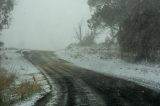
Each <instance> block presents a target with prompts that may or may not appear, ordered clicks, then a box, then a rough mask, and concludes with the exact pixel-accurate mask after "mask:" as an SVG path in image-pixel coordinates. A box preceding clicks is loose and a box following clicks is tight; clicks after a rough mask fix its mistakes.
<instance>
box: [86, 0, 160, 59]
mask: <svg viewBox="0 0 160 106" xmlns="http://www.w3.org/2000/svg"><path fill="white" fill-rule="evenodd" d="M88 4H89V6H90V8H91V9H92V10H93V14H92V17H91V18H90V19H89V20H88V26H89V28H90V29H91V30H93V29H94V30H98V29H103V28H110V29H111V36H112V38H113V39H115V38H116V39H117V40H118V43H119V46H120V51H121V56H122V57H132V59H134V60H135V61H141V60H148V61H159V60H157V59H158V56H159V53H160V0H88Z"/></svg>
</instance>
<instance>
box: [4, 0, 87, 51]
mask: <svg viewBox="0 0 160 106" xmlns="http://www.w3.org/2000/svg"><path fill="white" fill-rule="evenodd" d="M89 17H90V11H89V7H88V5H87V0H17V4H16V6H15V8H14V11H13V16H12V18H13V19H12V21H11V26H10V28H9V29H7V30H4V31H3V34H2V35H3V36H2V39H3V40H4V42H5V45H6V46H7V47H17V48H32V49H49V50H58V49H63V48H65V47H66V46H67V45H68V44H69V43H71V42H75V39H74V38H73V36H74V27H76V25H77V24H78V23H79V22H80V21H81V19H83V20H87V19H88V18H89Z"/></svg>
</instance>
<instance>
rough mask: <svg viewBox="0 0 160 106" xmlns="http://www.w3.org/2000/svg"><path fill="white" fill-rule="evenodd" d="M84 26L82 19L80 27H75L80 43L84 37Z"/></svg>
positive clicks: (76, 36)
mask: <svg viewBox="0 0 160 106" xmlns="http://www.w3.org/2000/svg"><path fill="white" fill-rule="evenodd" d="M82 28H83V21H82V20H81V22H80V23H79V24H78V27H77V28H75V34H76V35H75V38H76V39H77V40H78V41H79V43H81V42H82V39H83V32H82Z"/></svg>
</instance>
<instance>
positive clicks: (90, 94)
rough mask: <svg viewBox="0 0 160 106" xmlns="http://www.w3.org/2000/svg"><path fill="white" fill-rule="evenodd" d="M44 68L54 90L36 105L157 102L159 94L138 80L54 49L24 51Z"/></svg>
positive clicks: (141, 105) (151, 105)
mask: <svg viewBox="0 0 160 106" xmlns="http://www.w3.org/2000/svg"><path fill="white" fill-rule="evenodd" d="M24 54H25V57H26V58H27V59H28V60H30V61H31V62H32V63H33V64H34V65H35V66H37V67H38V68H40V69H41V70H43V71H44V72H45V73H46V75H47V77H48V78H49V82H50V85H51V87H52V91H51V93H50V94H48V95H46V96H45V97H44V98H42V99H41V100H39V101H38V102H37V103H36V106H44V105H46V106H136V105H137V106H158V105H159V104H160V94H159V93H158V91H153V90H150V89H148V88H145V87H143V86H140V85H137V84H136V83H133V82H130V81H125V80H123V79H118V78H115V77H111V76H106V75H103V74H99V73H96V72H93V71H90V70H86V69H83V68H80V67H77V66H75V65H73V64H71V63H68V62H67V61H65V60H62V59H59V58H58V57H56V56H55V55H54V54H53V53H52V52H48V51H30V52H24Z"/></svg>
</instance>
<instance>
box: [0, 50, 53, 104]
mask: <svg viewBox="0 0 160 106" xmlns="http://www.w3.org/2000/svg"><path fill="white" fill-rule="evenodd" d="M1 52H2V54H3V59H2V67H3V68H4V69H6V70H7V71H8V72H10V73H14V74H15V75H16V79H15V85H17V86H18V85H19V84H21V83H22V82H25V81H31V82H32V81H33V82H34V81H35V80H36V81H37V83H39V84H40V85H41V89H42V90H41V92H39V93H36V94H34V95H33V96H31V97H29V98H27V99H26V100H24V101H20V102H18V103H16V104H15V105H14V106H32V105H34V103H35V102H36V101H37V100H39V99H40V98H42V97H43V96H44V95H45V94H47V93H48V92H50V86H49V85H48V82H47V80H46V78H45V77H44V75H43V74H42V72H40V70H38V69H37V68H36V67H35V66H34V65H32V64H31V63H30V62H29V61H28V60H26V59H25V58H24V57H23V55H22V54H21V53H18V52H17V51H15V50H4V51H1Z"/></svg>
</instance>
